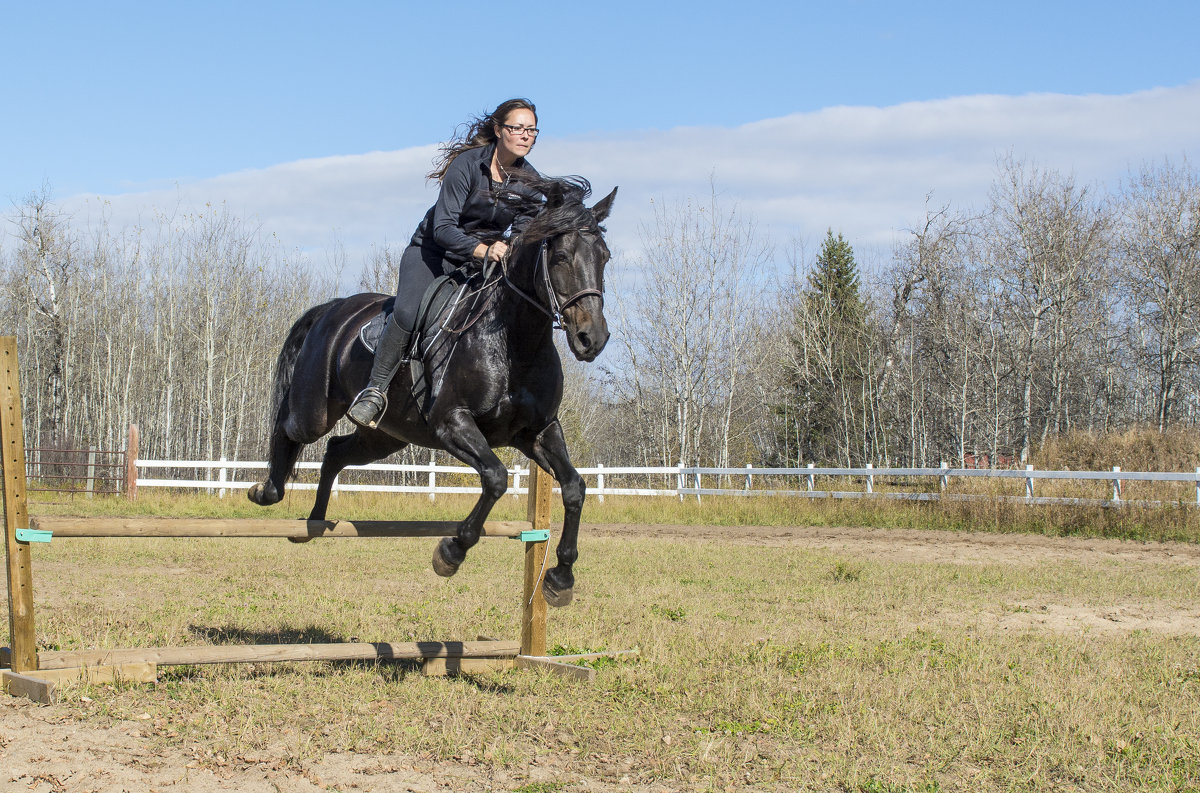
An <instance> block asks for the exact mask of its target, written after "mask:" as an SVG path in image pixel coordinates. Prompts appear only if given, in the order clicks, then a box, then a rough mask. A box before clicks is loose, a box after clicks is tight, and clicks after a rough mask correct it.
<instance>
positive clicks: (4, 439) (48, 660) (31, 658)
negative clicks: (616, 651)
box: [0, 336, 595, 702]
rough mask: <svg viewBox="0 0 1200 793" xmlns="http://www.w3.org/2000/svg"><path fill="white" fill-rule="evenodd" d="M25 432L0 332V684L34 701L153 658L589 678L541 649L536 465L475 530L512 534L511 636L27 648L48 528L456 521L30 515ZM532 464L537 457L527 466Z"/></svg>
mask: <svg viewBox="0 0 1200 793" xmlns="http://www.w3.org/2000/svg"><path fill="white" fill-rule="evenodd" d="M24 448H25V443H24V433H23V430H22V425H21V395H20V389H19V384H18V377H17V345H16V339H15V338H13V337H7V336H6V337H0V454H2V455H3V456H2V461H3V466H2V468H3V495H4V543H5V559H6V562H7V569H8V606H9V608H8V619H9V622H8V625H9V636H10V640H11V645H12V646H11V647H2V648H0V683H2V684H3V688H4V690H6V691H8V692H9V693H10V694H13V695H17V696H25V697H28V698H30V699H33V700H35V701H37V702H52V701H54V700H55V698H56V695H55V687H56V685H58V684H59V683H61V682H63V681H69V680H70V681H86V682H90V683H104V682H113V681H115V680H126V681H130V682H152V681H154V680H155V679H156V676H157V670H158V667H159V666H168V665H191V664H213V663H252V662H269V661H271V662H273V661H379V660H394V659H421V660H422V662H423V669H424V671H425V672H426V673H427V674H447V673H456V672H477V671H482V670H484V669H490V668H497V667H500V668H503V667H514V666H515V667H523V668H528V667H537V668H548V669H551V670H554V671H557V672H560V673H563V674H567V675H569V676H572V677H576V678H582V679H588V680H590V679H591V678H592V676H593V675H594V674H595V672H594V670H592V669H588V668H585V667H580V666H573V665H571V664H568V663H564V661H566V660H575V659H563V660H557V659H555V658H552V657H547V656H546V601H545V599H544V598H543V597H542V591H541V580H542V574H543V573H544V567H545V564H544V563H545V559H546V551H547V544H548V543H547V534H548V530H549V527H550V497H551V494H552V491H553V480H552V479H551V477H550V475H549V474H547V473H546V472H545V471H543V470H541V469H537V475H536V476H532V477H530V483H529V485H530V486H529V501H528V504H529V506H528V512H527V515H528V520H524V521H488V522H487V523H485V524H484V531H483V534H484V536H485V537H502V538H515V539H521V540H523V543H522V544H523V545H524V548H525V553H524V557H525V575H524V586H523V588H524V593H523V595H522V597H521V610H522V615H521V639H520V641H519V642H517V641H499V640H494V639H488V640H479V641H447V642H441V641H427V642H400V643H392V642H370V643H367V642H354V643H333V644H273V645H218V646H211V645H209V646H195V647H163V648H130V649H100V650H87V651H75V652H50V651H47V652H41V653H39V652H38V651H37V647H36V643H35V634H34V609H33V573H32V546H34V545H37V544H38V543H39V542H45V541H48V540H49V539H50V538H51V537H58V538H61V537H229V538H233V537H247V538H253V537H287V538H291V539H295V540H309V539H316V538H337V537H441V536H451V535H453V534H454V533H455V532H456V528H457V524H455V523H452V522H447V521H348V520H340V521H306V520H289V519H219V518H204V519H191V518H146V517H142V518H67V517H37V518H32V519H31V518H30V517H29V514H28V509H27V496H26V478H25V451H24ZM534 468H536V466H534Z"/></svg>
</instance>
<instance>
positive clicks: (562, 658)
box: [535, 650, 638, 663]
mask: <svg viewBox="0 0 1200 793" xmlns="http://www.w3.org/2000/svg"><path fill="white" fill-rule="evenodd" d="M637 655H638V651H637V650H601V651H600V652H595V653H576V654H574V655H543V656H535V657H540V658H546V659H549V660H551V661H558V662H560V663H567V662H570V661H594V660H596V659H597V658H636V657H637Z"/></svg>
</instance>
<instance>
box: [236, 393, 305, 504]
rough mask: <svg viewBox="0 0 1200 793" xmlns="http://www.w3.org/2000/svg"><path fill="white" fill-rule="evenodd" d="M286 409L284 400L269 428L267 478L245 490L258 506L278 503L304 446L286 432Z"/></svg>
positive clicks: (247, 496)
mask: <svg viewBox="0 0 1200 793" xmlns="http://www.w3.org/2000/svg"><path fill="white" fill-rule="evenodd" d="M286 410H287V405H286V402H285V404H284V406H283V407H282V408H280V411H279V413H280V415H279V418H277V419H276V420H275V427H274V429H272V430H271V460H270V464H269V469H268V471H267V479H266V481H264V482H258V483H256V484H253V485H251V486H250V489H249V490H247V491H246V498H248V499H250V500H251V501H253V502H254V503H255V504H258V505H259V506H263V507H269V506H270V505H272V504H278V503H279V502H280V501H281V500H282V499H283V491H284V486H285V485H286V484H287V478H288V477H289V476H291V474H292V469H293V468H295V466H296V460H297V458H299V457H300V449H301V448H303V447H304V444H303V443H300V442H298V441H295V440H292V438H291V437H290V436H289V435H288V434H287V430H286V429H285V411H286Z"/></svg>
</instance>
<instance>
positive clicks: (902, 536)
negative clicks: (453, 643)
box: [0, 525, 1200, 793]
mask: <svg viewBox="0 0 1200 793" xmlns="http://www.w3.org/2000/svg"><path fill="white" fill-rule="evenodd" d="M586 530H587V531H588V532H590V533H592V534H594V535H597V536H610V537H624V536H628V537H631V538H632V537H638V538H645V537H650V536H658V537H669V538H680V539H685V538H686V539H690V540H696V541H704V540H713V539H722V540H725V541H733V542H744V543H749V544H756V545H768V546H798V547H808V548H821V549H826V550H830V551H834V552H837V553H842V554H845V555H846V556H847V557H851V558H863V559H886V560H890V561H909V562H933V563H956V564H984V563H988V564H991V563H997V562H1000V563H1003V562H1013V563H1023V564H1029V563H1036V562H1046V561H1051V562H1052V561H1056V560H1062V561H1071V562H1073V563H1076V564H1084V565H1092V564H1094V565H1098V566H1099V565H1107V564H1111V563H1113V562H1129V563H1156V564H1179V565H1185V566H1188V567H1192V568H1200V546H1193V545H1180V544H1163V543H1133V542H1123V541H1119V540H1097V539H1075V538H1052V537H1037V536H1030V535H1004V534H983V533H950V532H932V531H918V530H896V529H865V528H802V527H794V528H793V527H783V528H781V527H757V526H741V527H727V526H721V527H704V526H669V525H668V526H653V527H647V526H633V525H604V526H590V527H587V529H586ZM996 627H997V628H998V629H1016V628H1030V627H1032V628H1040V629H1045V630H1078V629H1080V628H1091V629H1093V630H1105V631H1131V630H1151V631H1158V632H1164V633H1187V634H1200V612H1196V611H1190V612H1184V611H1178V612H1176V611H1171V610H1168V609H1159V608H1150V607H1141V606H1132V605H1131V606H1117V607H1112V608H1108V609H1088V608H1084V607H1067V606H1058V607H1050V608H1047V607H1043V606H1036V607H1031V608H1030V609H1029V611H1028V612H1025V611H1018V612H1015V613H1011V614H1005V615H1003V616H1001V617H996ZM143 728H144V723H143V722H140V721H138V720H132V721H129V722H127V723H124V724H121V725H118V726H115V727H109V728H96V727H92V726H88V725H86V724H81V723H79V722H78V721H77V720H76V718H75V715H74V714H73V712H72V708H71V707H70V706H69V705H51V706H39V705H34V704H32V703H30V702H28V701H25V700H22V699H17V698H10V697H5V696H0V793H10V791H11V792H12V793H17V792H18V791H20V792H21V793H60V792H61V793H68V792H69V793H89V792H93V793H117V792H118V791H129V793H142V792H143V791H179V792H180V793H183V792H185V791H186V792H187V793H211V792H213V791H239V792H240V793H259V791H262V792H263V793H268V792H269V793H293V792H295V793H302V792H305V791H327V790H355V791H381V792H382V791H389V793H390V792H393V791H394V792H396V793H405V792H408V791H412V792H413V793H427V792H432V791H438V792H439V793H440V791H446V790H455V791H488V790H494V791H512V790H516V789H518V788H520V787H522V786H523V787H524V789H526V790H533V789H536V787H535V785H536V783H537V782H545V783H552V782H554V781H556V773H555V768H554V766H553V765H546V766H544V767H541V768H539V767H537V766H534V767H531V768H529V769H526V770H525V772H523V774H522V777H521V780H520V781H517V780H516V779H515V778H513V777H510V776H508V775H507V773H506V772H505V771H503V770H491V769H485V768H482V767H475V766H468V765H461V766H456V765H450V764H445V763H442V764H437V765H435V764H433V763H432V762H429V761H423V760H421V759H420V758H413V757H399V756H391V755H375V756H368V755H362V754H352V753H345V754H333V755H329V756H327V757H325V758H323V759H322V760H320V761H319V762H313V763H310V764H308V765H305V766H303V767H302V769H301V770H299V771H297V770H296V769H295V768H294V767H293V768H285V767H284V766H283V765H282V764H281V763H279V762H277V761H275V760H274V759H273V758H269V757H263V758H242V759H241V760H240V761H239V762H236V763H230V764H228V765H225V766H217V767H215V768H214V767H212V764H211V763H204V762H200V761H199V760H198V759H197V758H195V757H192V756H189V755H188V754H186V753H185V752H184V751H182V750H176V749H171V748H168V749H166V750H163V749H161V748H159V747H156V746H152V745H151V743H150V740H149V739H148V738H146V737H144V734H143ZM531 781H532V783H533V785H531ZM543 789H554V787H553V786H552V785H550V784H547V785H546V786H545V787H544V788H543ZM569 789H570V790H571V791H580V792H581V793H609V792H610V791H618V790H620V791H630V792H631V793H659V792H660V791H675V790H682V789H684V788H682V787H680V786H672V785H669V784H657V785H652V786H641V785H637V784H635V783H631V782H629V781H628V780H621V781H619V782H618V783H615V784H614V783H609V782H602V781H594V782H578V781H574V780H573V781H572V783H571V785H570V787H569Z"/></svg>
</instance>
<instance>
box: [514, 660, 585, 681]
mask: <svg viewBox="0 0 1200 793" xmlns="http://www.w3.org/2000/svg"><path fill="white" fill-rule="evenodd" d="M516 665H517V668H518V669H544V670H546V671H547V672H551V673H552V674H555V675H559V676H560V677H570V678H573V679H575V680H581V681H583V682H584V683H591V682H593V681H594V680H595V679H596V670H595V669H591V668H589V667H586V666H575V665H574V664H564V663H562V662H560V661H555V660H553V658H547V657H546V656H544V655H518V656H517V658H516Z"/></svg>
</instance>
